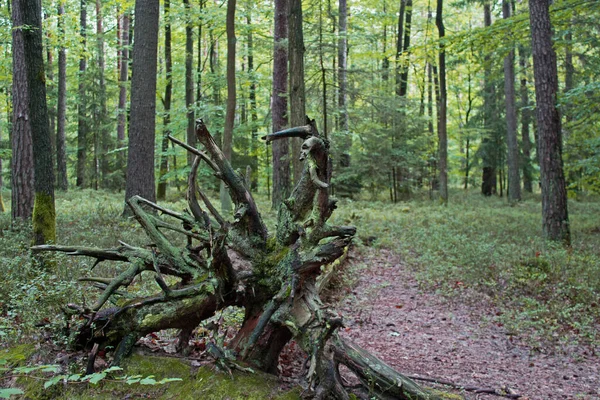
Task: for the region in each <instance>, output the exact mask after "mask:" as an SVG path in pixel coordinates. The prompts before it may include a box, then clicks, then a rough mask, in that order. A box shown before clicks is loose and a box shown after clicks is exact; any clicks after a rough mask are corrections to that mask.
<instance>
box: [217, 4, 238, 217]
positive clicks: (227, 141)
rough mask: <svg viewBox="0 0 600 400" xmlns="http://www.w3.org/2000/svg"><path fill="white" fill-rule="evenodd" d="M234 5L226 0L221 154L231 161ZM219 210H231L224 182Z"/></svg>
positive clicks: (233, 119)
mask: <svg viewBox="0 0 600 400" xmlns="http://www.w3.org/2000/svg"><path fill="white" fill-rule="evenodd" d="M235 5H236V0H227V20H226V30H227V109H226V111H225V127H224V129H223V154H224V156H225V158H226V159H227V160H228V161H231V155H232V152H233V123H234V122H235V105H236V98H235V96H236V93H235V92H236V87H235V48H236V43H235V42H236V38H235ZM220 198H221V210H222V211H223V212H224V213H229V212H230V211H231V199H230V197H229V195H228V194H227V190H226V188H225V183H224V182H221V188H220Z"/></svg>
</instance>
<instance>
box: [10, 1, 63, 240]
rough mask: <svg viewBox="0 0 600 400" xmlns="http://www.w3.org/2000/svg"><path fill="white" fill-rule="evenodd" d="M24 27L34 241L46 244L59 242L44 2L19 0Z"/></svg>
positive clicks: (17, 3)
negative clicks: (49, 107)
mask: <svg viewBox="0 0 600 400" xmlns="http://www.w3.org/2000/svg"><path fill="white" fill-rule="evenodd" d="M15 3H16V4H15V8H16V7H19V8H20V11H21V16H22V18H23V25H25V26H30V27H33V29H26V30H23V48H24V50H25V51H24V54H25V66H26V71H27V86H28V90H29V112H30V123H31V139H32V140H31V141H32V143H33V169H34V171H35V172H34V184H33V186H34V191H35V198H34V205H33V215H32V222H33V241H34V243H35V244H38V245H39V244H44V243H48V242H55V241H56V212H55V208H54V169H53V162H52V144H51V141H50V136H51V134H52V133H51V132H50V125H49V122H48V108H47V104H46V84H45V71H44V58H43V52H42V18H41V14H42V4H41V1H40V0H36V1H29V2H25V1H23V0H18V1H16V2H15Z"/></svg>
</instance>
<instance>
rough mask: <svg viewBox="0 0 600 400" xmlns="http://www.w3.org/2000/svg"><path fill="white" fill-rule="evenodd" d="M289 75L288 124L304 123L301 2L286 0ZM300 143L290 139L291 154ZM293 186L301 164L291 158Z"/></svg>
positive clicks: (294, 158)
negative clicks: (287, 8)
mask: <svg viewBox="0 0 600 400" xmlns="http://www.w3.org/2000/svg"><path fill="white" fill-rule="evenodd" d="M288 7H289V11H288V32H289V39H288V43H289V50H288V57H289V63H290V66H289V71H290V72H289V73H290V93H289V95H290V124H291V125H292V126H300V125H304V124H305V123H306V94H305V88H304V33H303V28H302V1H301V0H288ZM300 144H301V141H300V140H299V139H297V138H293V139H292V154H298V153H300ZM292 167H293V176H294V184H296V183H297V182H298V181H299V179H300V176H301V174H302V164H301V163H300V161H299V160H298V159H297V157H292Z"/></svg>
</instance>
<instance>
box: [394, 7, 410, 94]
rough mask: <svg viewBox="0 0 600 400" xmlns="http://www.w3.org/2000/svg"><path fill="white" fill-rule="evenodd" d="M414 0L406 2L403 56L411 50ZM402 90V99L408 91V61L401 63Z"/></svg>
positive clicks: (400, 84) (400, 92) (400, 91)
mask: <svg viewBox="0 0 600 400" xmlns="http://www.w3.org/2000/svg"><path fill="white" fill-rule="evenodd" d="M412 8H413V4H412V0H406V11H405V12H406V21H405V24H404V42H403V44H402V54H406V53H407V52H408V49H409V48H410V31H411V27H412ZM398 40H400V38H398ZM400 71H401V72H400V83H399V86H400V90H399V93H398V94H399V95H400V96H401V97H404V96H406V93H407V91H408V60H403V61H402V62H401V70H400Z"/></svg>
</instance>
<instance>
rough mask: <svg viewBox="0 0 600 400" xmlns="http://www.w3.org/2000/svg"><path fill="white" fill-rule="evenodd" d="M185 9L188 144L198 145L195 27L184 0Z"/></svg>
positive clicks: (189, 159)
mask: <svg viewBox="0 0 600 400" xmlns="http://www.w3.org/2000/svg"><path fill="white" fill-rule="evenodd" d="M183 4H184V7H185V16H186V19H185V108H186V110H187V113H186V116H187V142H188V144H189V145H190V146H195V145H196V136H195V135H194V119H195V118H194V115H195V113H194V66H193V64H194V31H193V30H194V25H193V22H192V18H191V16H190V2H189V0H183ZM193 161H194V159H193V157H191V156H190V155H189V154H188V165H190V166H191V165H192V162H193Z"/></svg>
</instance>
